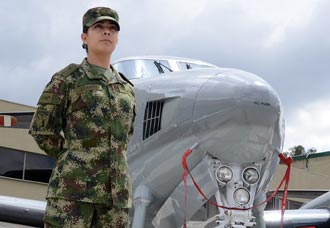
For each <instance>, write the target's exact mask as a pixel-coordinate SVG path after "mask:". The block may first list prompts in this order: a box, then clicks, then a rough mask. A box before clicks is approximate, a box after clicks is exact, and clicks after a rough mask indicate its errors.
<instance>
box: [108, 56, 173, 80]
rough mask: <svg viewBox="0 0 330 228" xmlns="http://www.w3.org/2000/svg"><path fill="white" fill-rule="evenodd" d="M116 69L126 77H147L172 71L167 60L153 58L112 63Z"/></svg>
mask: <svg viewBox="0 0 330 228" xmlns="http://www.w3.org/2000/svg"><path fill="white" fill-rule="evenodd" d="M113 67H114V68H116V70H117V71H119V72H121V73H123V74H124V75H125V76H126V77H127V78H129V79H134V78H149V77H151V76H155V75H159V74H162V73H167V72H172V70H171V69H170V66H169V64H168V62H167V61H164V60H153V59H150V60H149V59H134V60H127V61H122V62H118V63H115V64H113Z"/></svg>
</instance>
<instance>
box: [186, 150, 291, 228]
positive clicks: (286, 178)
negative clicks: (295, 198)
mask: <svg viewBox="0 0 330 228" xmlns="http://www.w3.org/2000/svg"><path fill="white" fill-rule="evenodd" d="M191 153H192V149H188V150H186V152H184V154H183V156H182V167H183V170H184V171H183V183H184V221H183V228H187V224H186V223H187V215H186V208H187V174H189V176H190V177H191V180H192V181H193V183H194V186H195V188H196V189H197V191H198V192H199V193H200V194H201V195H202V196H203V198H204V199H205V200H206V201H207V202H209V203H210V204H212V205H214V206H216V207H219V208H223V209H227V210H240V211H246V210H250V209H253V208H256V207H259V206H260V205H262V204H264V203H266V202H268V201H269V200H271V199H272V198H273V197H274V196H275V195H276V194H277V192H278V191H279V190H280V188H281V187H282V185H283V183H284V181H285V186H284V192H283V198H282V205H281V228H282V227H283V216H284V212H285V208H286V201H287V197H288V186H289V181H290V170H291V164H292V162H293V159H292V157H287V158H286V157H285V156H284V154H283V153H281V154H279V155H278V156H279V158H280V159H281V161H282V162H283V163H284V164H286V165H287V169H286V172H285V175H284V176H283V178H282V180H281V182H280V184H279V185H278V187H277V188H276V190H275V191H274V192H273V193H272V194H271V195H270V196H269V197H268V198H267V199H266V200H264V201H263V202H261V203H259V204H257V205H254V206H252V207H249V208H238V207H226V206H223V205H219V204H217V203H216V202H213V201H211V200H210V199H209V198H207V197H206V196H205V194H204V193H203V191H202V189H201V188H200V187H199V185H198V184H197V182H196V181H195V179H194V177H193V176H192V174H191V172H190V170H189V167H188V164H187V158H188V156H189V155H190V154H191Z"/></svg>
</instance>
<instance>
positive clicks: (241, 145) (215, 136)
mask: <svg viewBox="0 0 330 228" xmlns="http://www.w3.org/2000/svg"><path fill="white" fill-rule="evenodd" d="M193 119H194V131H195V134H196V136H197V137H198V138H199V139H200V140H201V141H202V143H204V145H205V146H206V147H207V150H208V152H209V153H211V154H212V155H213V156H215V157H217V158H219V159H220V160H223V161H227V162H239V163H242V162H243V163H244V162H251V161H256V160H258V159H263V158H264V156H265V153H266V151H267V150H269V148H266V147H267V146H265V145H268V147H269V146H271V147H274V146H275V147H276V148H278V149H279V148H280V147H281V146H282V145H281V143H282V137H283V127H284V126H280V125H282V124H283V119H282V107H281V102H280V100H279V97H278V95H277V94H276V92H275V91H274V90H273V89H272V88H271V86H270V85H269V84H268V83H267V82H265V81H264V80H262V79H261V78H259V77H258V76H256V75H253V74H250V73H247V72H244V71H237V70H232V71H227V72H223V73H220V74H217V75H215V76H214V77H211V78H210V79H209V80H208V81H206V82H205V83H204V85H203V86H202V87H201V88H200V90H199V92H198V94H197V96H196V99H195V104H194V110H193ZM278 136H279V137H278ZM242 152H243V153H242Z"/></svg>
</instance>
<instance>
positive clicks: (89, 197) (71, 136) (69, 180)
mask: <svg viewBox="0 0 330 228" xmlns="http://www.w3.org/2000/svg"><path fill="white" fill-rule="evenodd" d="M112 72H113V73H112V77H110V80H109V79H107V78H106V77H104V75H102V74H100V73H99V72H98V71H96V70H95V69H94V68H93V67H92V66H91V65H90V64H89V63H88V62H87V60H86V59H85V60H83V62H82V63H81V64H80V65H76V64H71V65H69V66H67V67H66V68H64V69H63V70H61V71H59V72H58V73H56V74H55V75H54V76H53V77H52V79H51V81H50V82H49V83H48V84H47V86H46V88H45V89H44V91H43V93H42V95H41V97H40V99H39V101H38V109H37V111H36V113H35V115H34V117H33V120H32V123H31V128H30V134H31V135H32V136H33V137H34V139H35V141H36V142H37V144H38V145H39V147H40V148H41V149H42V150H44V151H45V152H46V153H47V154H48V155H49V156H51V157H54V158H56V159H57V160H56V163H55V167H54V169H53V172H52V175H51V177H50V181H49V187H48V192H47V199H67V200H71V201H80V202H85V203H93V204H102V205H106V206H109V207H112V208H117V209H120V208H129V207H130V206H131V187H130V181H129V173H128V168H127V160H126V148H127V143H128V141H129V138H130V136H131V134H132V132H133V122H134V117H135V98H134V89H133V86H132V84H131V83H130V82H129V81H128V80H127V79H125V78H124V77H123V76H122V75H120V74H119V73H118V72H116V71H115V70H114V69H112Z"/></svg>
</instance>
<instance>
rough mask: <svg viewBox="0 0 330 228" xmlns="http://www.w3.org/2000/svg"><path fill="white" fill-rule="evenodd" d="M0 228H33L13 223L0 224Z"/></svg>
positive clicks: (32, 227)
mask: <svg viewBox="0 0 330 228" xmlns="http://www.w3.org/2000/svg"><path fill="white" fill-rule="evenodd" d="M0 228H35V227H34V226H25V225H19V224H14V223H7V222H0Z"/></svg>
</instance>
